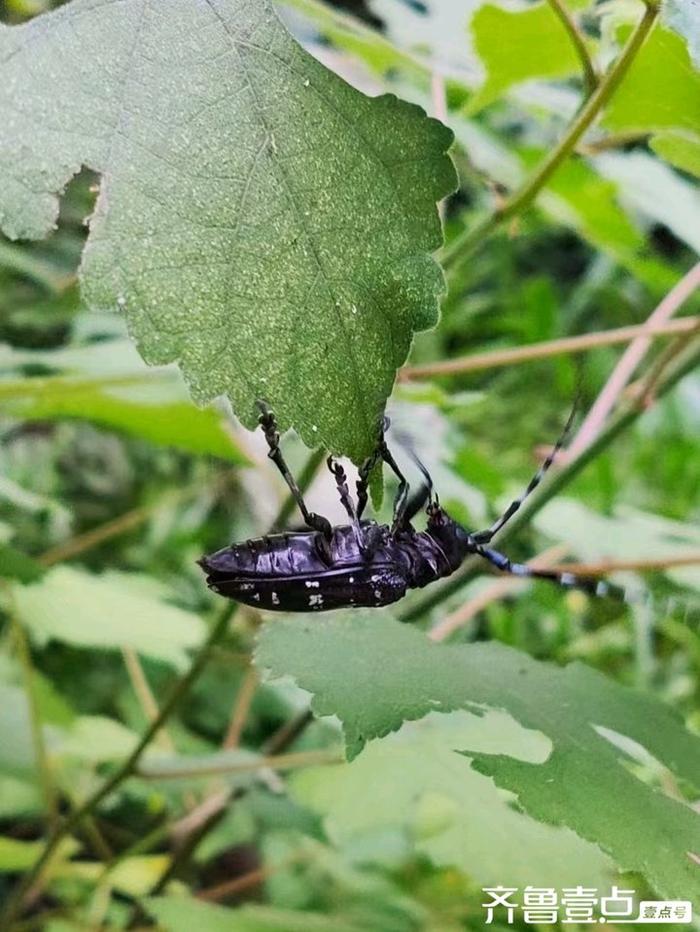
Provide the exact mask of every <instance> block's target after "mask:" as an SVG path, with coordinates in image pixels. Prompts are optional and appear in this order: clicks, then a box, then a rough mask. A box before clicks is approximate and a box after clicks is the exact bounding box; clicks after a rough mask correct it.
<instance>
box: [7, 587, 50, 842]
mask: <svg viewBox="0 0 700 932" xmlns="http://www.w3.org/2000/svg"><path fill="white" fill-rule="evenodd" d="M10 624H11V626H12V633H13V635H14V640H15V645H16V648H17V656H18V657H19V663H20V667H21V669H22V679H23V681H24V691H25V693H26V695H27V703H28V705H29V720H30V725H31V731H32V744H33V746H34V757H35V758H36V766H37V770H38V772H39V781H40V783H41V789H42V793H43V796H44V802H45V804H46V814H47V817H48V824H49V826H53V825H54V824H55V821H56V816H57V814H58V806H57V805H56V794H55V792H54V787H53V780H52V777H51V766H50V764H49V756H48V754H47V751H46V743H45V741H44V732H43V725H42V722H41V711H40V709H39V703H38V701H37V696H36V689H35V688H34V667H33V665H32V655H31V652H30V650H29V643H28V641H27V635H26V634H25V631H24V628H23V627H22V625H21V623H20V622H19V620H18V618H17V617H16V615H15V613H14V612H13V611H12V606H11V605H10Z"/></svg>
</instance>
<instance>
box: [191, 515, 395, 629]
mask: <svg viewBox="0 0 700 932" xmlns="http://www.w3.org/2000/svg"><path fill="white" fill-rule="evenodd" d="M370 526H371V530H372V533H375V534H376V533H377V532H379V533H383V532H384V529H383V528H377V526H376V525H374V523H373V522H363V528H370ZM386 530H387V532H388V529H386ZM199 562H200V565H201V566H202V568H203V569H204V571H205V572H206V573H207V584H208V585H209V587H210V588H211V589H213V590H214V591H215V592H218V593H220V594H221V595H224V596H227V597H228V598H230V599H235V600H236V601H238V602H243V603H245V604H247V605H252V606H253V607H254V608H260V609H264V610H267V611H279V612H309V611H327V610H329V609H334V608H352V607H372V608H374V607H378V606H382V605H390V604H391V603H392V602H396V601H398V599H400V598H402V597H403V595H404V594H405V592H406V588H407V576H406V572H405V568H404V566H403V565H402V563H401V562H397V561H396V560H395V559H394V554H393V552H392V550H391V548H386V547H382V546H379V547H377V549H376V551H375V552H374V554H373V556H372V557H371V559H369V560H367V559H366V556H365V554H364V553H363V551H362V549H361V548H360V547H359V545H358V542H357V539H356V537H355V533H354V530H353V529H352V528H351V527H345V526H343V527H337V528H334V531H333V538H332V540H331V542H330V560H329V559H328V552H327V551H326V552H324V550H323V549H322V547H321V546H320V541H319V537H318V533H317V532H315V531H313V532H302V533H298V534H291V533H290V534H275V535H271V536H269V537H262V538H259V539H257V540H249V541H245V542H244V543H241V544H233V545H232V546H231V547H226V548H224V549H223V550H219V551H217V552H216V553H213V554H211V555H209V556H206V557H203V558H202V559H201V560H200V561H199Z"/></svg>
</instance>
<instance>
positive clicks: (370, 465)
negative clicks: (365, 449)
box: [357, 417, 420, 534]
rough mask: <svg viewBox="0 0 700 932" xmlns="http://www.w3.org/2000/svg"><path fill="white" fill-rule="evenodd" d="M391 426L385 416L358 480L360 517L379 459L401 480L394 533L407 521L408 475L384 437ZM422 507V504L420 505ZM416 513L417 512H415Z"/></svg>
mask: <svg viewBox="0 0 700 932" xmlns="http://www.w3.org/2000/svg"><path fill="white" fill-rule="evenodd" d="M388 428H389V418H388V417H385V418H384V421H383V423H382V430H381V433H380V435H379V440H378V442H377V448H376V450H375V451H374V453H373V454H372V455H371V456H370V457H368V458H367V459H366V460H365V461H364V463H363V464H362V465H361V466H360V469H359V475H360V478H359V480H358V482H357V515H358V518H359V517H362V513H363V511H364V510H365V505H366V504H367V486H368V483H369V476H370V473H371V472H372V470H373V469H374V467H375V466H376V465H377V463H378V462H379V460H384V462H385V463H386V464H387V466H389V468H390V469H391V470H392V472H393V473H394V475H395V476H396V477H397V478H398V480H399V490H398V492H397V493H396V498H395V499H394V519H393V521H392V525H391V531H392V534H393V533H395V532H396V531H397V530H398V528H400V527H403V526H404V524H405V523H406V510H407V506H408V489H409V486H408V482H407V481H406V477H405V476H404V475H403V473H402V472H401V470H400V469H399V467H398V465H397V464H396V460H395V459H394V457H393V456H392V455H391V451H390V450H389V447H388V446H387V445H386V440H385V439H384V432H385V431H386V430H388ZM419 507H420V505H419ZM414 514H415V512H414Z"/></svg>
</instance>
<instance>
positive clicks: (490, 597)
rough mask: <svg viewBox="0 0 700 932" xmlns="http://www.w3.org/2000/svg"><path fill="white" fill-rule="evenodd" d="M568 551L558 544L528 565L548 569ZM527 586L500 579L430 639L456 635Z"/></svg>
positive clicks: (437, 627) (443, 623)
mask: <svg viewBox="0 0 700 932" xmlns="http://www.w3.org/2000/svg"><path fill="white" fill-rule="evenodd" d="M567 550H568V547H565V546H564V545H563V544H557V545H556V546H555V547H550V549H549V550H545V551H544V552H543V553H541V554H539V556H536V557H534V558H533V559H532V560H529V561H528V564H527V565H528V566H535V565H536V566H538V567H539V568H540V569H546V568H547V567H550V566H553V565H554V564H555V563H556V562H557V560H558V559H559V557H562V556H564V554H565V553H566V552H567ZM526 586H527V580H523V579H516V578H515V577H513V576H505V577H503V578H502V579H498V580H497V581H496V582H494V583H492V584H491V585H490V586H488V587H487V588H486V589H484V591H483V592H481V593H479V595H477V596H474V598H473V599H469V601H468V602H465V603H464V605H461V606H460V607H459V608H458V609H456V610H455V611H454V612H451V613H450V614H449V615H446V616H445V618H443V619H442V621H440V622H439V623H438V624H437V625H435V627H434V628H432V629H431V631H430V632H429V634H428V637H429V638H430V639H431V640H433V641H444V640H445V639H446V638H448V637H449V636H450V635H451V634H454V632H455V631H457V630H459V629H460V628H464V627H465V626H466V625H468V624H469V622H470V621H471V620H472V618H474V617H475V616H476V615H478V614H479V613H480V612H483V611H484V609H486V608H487V607H488V606H489V605H491V603H492V602H497V601H498V600H499V599H504V598H505V597H506V596H508V595H512V594H515V593H517V592H520V590H521V589H524V588H525V587H526Z"/></svg>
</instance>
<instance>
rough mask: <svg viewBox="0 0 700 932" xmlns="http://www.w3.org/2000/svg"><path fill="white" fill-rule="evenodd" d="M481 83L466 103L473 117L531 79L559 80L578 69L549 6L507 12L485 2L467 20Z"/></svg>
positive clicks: (546, 4)
mask: <svg viewBox="0 0 700 932" xmlns="http://www.w3.org/2000/svg"><path fill="white" fill-rule="evenodd" d="M471 28H472V33H473V37H474V46H475V48H476V51H477V53H478V55H479V57H480V58H481V61H482V62H483V64H484V67H485V68H486V81H485V82H484V84H483V85H482V87H481V88H480V90H479V91H478V93H477V94H475V96H474V97H473V98H472V100H471V101H470V102H469V112H470V113H475V112H476V111H477V110H480V109H481V108H482V107H485V106H486V105H487V104H490V103H492V102H493V101H494V100H497V99H498V98H499V97H500V96H501V95H502V94H503V92H504V91H506V90H508V88H510V87H513V86H514V85H516V84H520V83H521V82H523V81H528V80H530V79H531V78H564V77H567V76H568V75H571V74H576V73H577V72H579V71H580V70H581V64H580V62H579V59H578V57H577V55H576V52H575V50H574V47H573V45H572V44H571V40H570V39H569V37H568V35H567V34H566V31H565V29H564V27H563V26H562V24H561V22H560V21H559V20H558V19H557V17H556V16H555V14H554V13H553V11H552V8H551V6H550V4H549V3H545V2H540V3H535V4H533V5H531V6H529V7H527V8H526V9H521V10H507V9H504V8H503V7H500V6H497V5H495V4H491V3H486V4H484V6H482V7H481V8H480V9H479V10H477V12H476V13H475V14H474V17H473V19H472V22H471Z"/></svg>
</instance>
